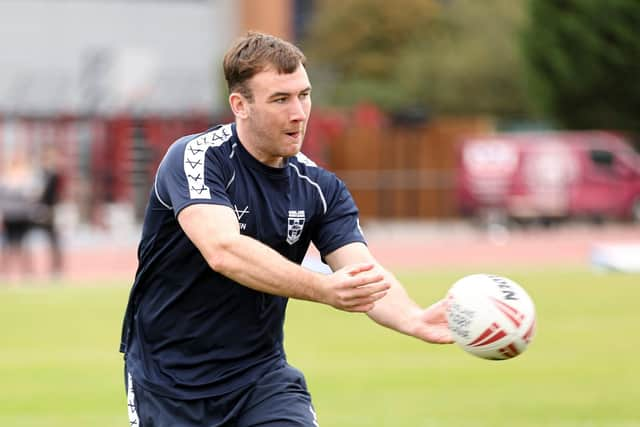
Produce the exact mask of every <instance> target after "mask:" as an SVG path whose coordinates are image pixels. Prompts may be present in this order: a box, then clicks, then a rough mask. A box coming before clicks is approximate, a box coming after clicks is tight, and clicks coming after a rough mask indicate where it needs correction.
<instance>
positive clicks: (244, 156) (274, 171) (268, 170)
mask: <svg viewBox="0 0 640 427" xmlns="http://www.w3.org/2000/svg"><path fill="white" fill-rule="evenodd" d="M231 128H232V130H233V135H234V137H235V138H234V139H235V140H236V142H237V145H236V148H235V151H236V154H237V155H238V156H239V157H240V159H241V160H242V162H243V163H244V164H246V165H247V166H249V167H250V168H252V169H254V170H257V171H259V172H261V173H263V174H266V175H269V176H271V177H275V178H286V177H288V176H289V169H290V168H289V159H288V158H285V159H283V162H284V164H283V166H282V167H280V168H276V167H273V166H268V165H265V164H264V163H262V162H260V161H259V160H258V159H256V158H255V157H253V155H252V154H251V153H249V151H247V149H246V148H245V147H244V146H243V145H242V141H240V138H239V137H238V132H237V130H236V124H235V123H234V124H233V125H232V127H231Z"/></svg>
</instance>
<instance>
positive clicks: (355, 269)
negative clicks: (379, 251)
mask: <svg viewBox="0 0 640 427" xmlns="http://www.w3.org/2000/svg"><path fill="white" fill-rule="evenodd" d="M374 267H375V265H374V264H372V263H370V262H363V263H359V264H354V265H352V266H349V268H348V269H347V273H349V274H350V275H351V276H355V275H357V274H359V273H362V272H365V271H370V270H372V269H373V268H374Z"/></svg>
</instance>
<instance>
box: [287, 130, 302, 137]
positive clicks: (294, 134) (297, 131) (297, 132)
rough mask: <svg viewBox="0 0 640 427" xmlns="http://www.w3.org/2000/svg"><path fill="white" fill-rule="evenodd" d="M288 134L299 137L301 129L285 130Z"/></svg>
mask: <svg viewBox="0 0 640 427" xmlns="http://www.w3.org/2000/svg"><path fill="white" fill-rule="evenodd" d="M285 133H286V134H287V135H289V136H290V137H292V138H297V137H299V136H300V131H299V130H296V131H290V132H285Z"/></svg>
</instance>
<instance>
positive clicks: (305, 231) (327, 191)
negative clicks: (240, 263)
mask: <svg viewBox="0 0 640 427" xmlns="http://www.w3.org/2000/svg"><path fill="white" fill-rule="evenodd" d="M198 203H208V204H218V205H225V206H229V207H230V208H231V209H233V210H234V211H235V213H236V215H237V217H238V221H239V223H240V231H241V233H242V234H244V235H247V236H250V237H253V238H255V239H257V240H259V241H261V242H263V243H264V244H266V245H268V246H269V247H271V248H272V249H274V250H276V251H277V252H279V253H280V254H281V255H283V256H284V257H286V258H288V259H289V260H291V261H293V262H295V263H298V264H300V263H302V260H303V258H304V256H305V254H306V252H307V249H308V247H309V244H310V242H313V243H314V245H315V246H316V247H317V248H318V250H319V251H320V254H321V255H322V256H325V255H327V254H329V253H330V252H332V251H334V250H335V249H338V248H340V247H341V246H344V245H346V244H348V243H352V242H363V243H364V242H365V240H364V237H363V235H362V233H361V230H360V227H359V225H358V210H357V208H356V206H355V203H354V202H353V199H352V197H351V195H350V194H349V191H348V190H347V188H346V187H345V185H344V183H343V182H342V181H341V180H340V179H338V178H337V177H336V176H335V175H334V174H332V173H330V172H328V171H326V170H324V169H322V168H319V167H317V165H315V164H314V163H313V162H312V161H311V160H309V159H308V158H307V157H306V156H304V155H303V154H302V153H300V154H298V155H297V156H295V157H292V158H289V159H286V161H285V166H284V167H283V168H273V167H269V166H266V165H264V164H262V163H260V162H259V161H258V160H256V159H255V158H254V157H252V156H251V154H249V152H247V151H246V149H245V148H244V147H243V146H242V144H241V142H240V141H239V139H238V137H237V134H236V130H235V124H226V125H220V126H216V127H214V128H212V129H210V130H208V131H206V132H204V133H201V134H197V135H189V136H185V137H183V138H180V139H179V140H177V141H176V142H175V143H173V144H172V145H171V147H170V148H169V149H168V151H167V153H166V155H165V157H164V159H163V160H162V162H161V163H160V165H159V167H158V171H157V174H156V178H155V183H154V185H153V188H152V190H151V194H150V198H149V204H148V206H147V209H146V213H145V218H144V224H143V228H142V237H141V241H140V245H139V247H138V269H137V271H136V276H135V281H134V284H133V287H132V288H131V292H130V295H129V302H128V305H127V310H126V313H125V317H124V322H123V327H122V338H121V344H120V351H121V352H123V353H125V359H126V364H127V370H128V372H129V373H130V374H131V375H132V377H133V379H134V381H136V383H137V384H139V385H140V386H142V387H144V388H146V389H148V390H151V391H153V392H155V393H157V394H160V395H164V396H168V397H173V398H176V399H196V398H202V397H210V396H219V395H222V394H225V393H228V392H231V391H233V390H237V389H239V388H241V387H244V386H246V385H249V384H251V383H253V382H255V381H256V380H257V379H258V378H260V377H261V376H262V375H264V374H265V373H267V372H268V371H270V370H273V369H277V368H279V367H281V366H283V365H284V364H285V362H286V356H285V352H284V348H283V325H284V317H285V309H286V305H287V300H288V299H287V298H285V297H280V296H275V295H271V294H267V293H263V292H259V291H256V290H253V289H251V288H249V287H246V286H243V285H241V284H239V283H237V282H234V281H233V280H231V279H229V278H227V277H225V276H223V275H221V274H219V273H217V272H216V271H214V270H212V269H211V268H210V267H209V265H208V264H207V262H206V261H205V259H204V258H203V256H202V255H201V254H200V252H199V251H198V249H197V248H196V247H195V245H194V244H193V243H192V242H191V241H190V240H189V238H188V237H187V236H186V235H185V233H184V232H183V231H182V229H181V228H180V225H179V223H178V221H177V219H176V218H177V215H178V213H179V212H180V211H181V210H182V209H184V208H185V207H187V206H189V205H192V204H198Z"/></svg>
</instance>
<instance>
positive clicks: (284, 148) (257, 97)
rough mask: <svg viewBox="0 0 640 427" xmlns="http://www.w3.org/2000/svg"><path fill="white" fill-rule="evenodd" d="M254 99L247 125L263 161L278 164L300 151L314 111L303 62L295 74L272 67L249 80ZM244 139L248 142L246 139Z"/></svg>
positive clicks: (249, 109) (252, 143)
mask: <svg viewBox="0 0 640 427" xmlns="http://www.w3.org/2000/svg"><path fill="white" fill-rule="evenodd" d="M248 85H249V89H250V90H251V92H252V94H253V101H252V102H249V103H248V112H249V114H248V116H247V128H248V130H249V132H250V134H251V135H250V139H251V140H250V141H246V142H247V143H249V144H251V146H252V148H253V149H254V150H255V151H257V154H258V155H259V160H261V161H263V162H264V163H266V164H270V165H272V166H273V165H278V164H279V163H280V162H281V158H283V157H291V156H295V155H296V154H298V152H300V149H301V147H302V140H303V139H304V134H305V130H306V128H307V120H308V118H309V113H310V112H311V84H310V83H309V77H308V76H307V72H306V70H305V69H304V67H303V66H302V65H300V66H299V67H298V68H297V69H296V71H294V72H293V73H291V74H278V73H277V72H276V71H274V70H273V69H271V68H267V69H266V70H264V71H262V72H260V73H258V74H256V75H255V76H253V77H252V78H251V79H250V80H249V81H248ZM243 142H244V141H243Z"/></svg>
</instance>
